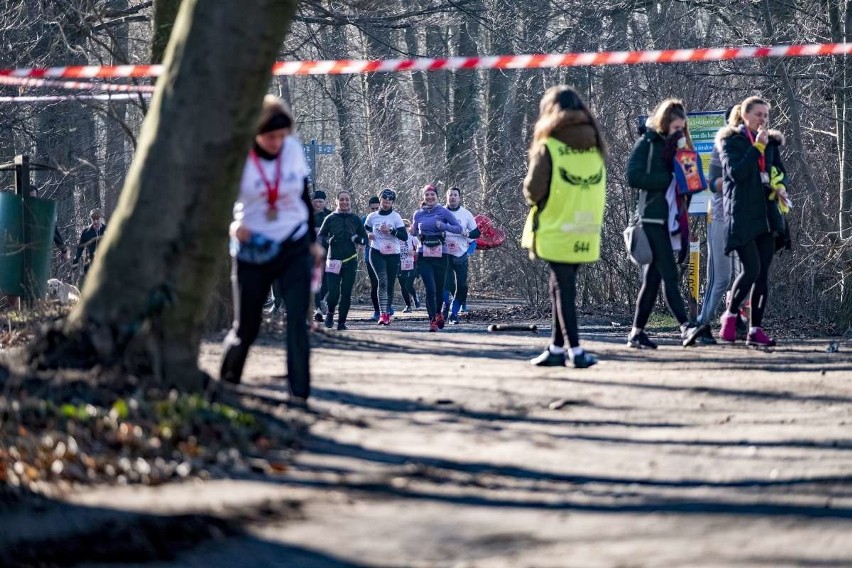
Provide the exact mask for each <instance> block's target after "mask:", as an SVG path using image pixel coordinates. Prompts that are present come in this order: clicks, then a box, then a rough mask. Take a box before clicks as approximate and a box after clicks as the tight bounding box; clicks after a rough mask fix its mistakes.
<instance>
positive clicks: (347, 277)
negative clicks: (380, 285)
mask: <svg viewBox="0 0 852 568" xmlns="http://www.w3.org/2000/svg"><path fill="white" fill-rule="evenodd" d="M357 272H358V259H357V258H353V259H352V260H350V261H348V262H344V263H343V265H342V266H341V267H340V274H332V273H331V272H326V273H325V277H326V278H328V300H327V301H328V313H329V314H334V310H335V308H337V303H338V302H340V315H339V316H338V317H337V323H338V324H341V323H346V316H348V315H349V306H351V305H352V287H353V286H354V285H355V275H356V274H357Z"/></svg>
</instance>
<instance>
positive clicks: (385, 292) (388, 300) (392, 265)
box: [370, 249, 399, 314]
mask: <svg viewBox="0 0 852 568" xmlns="http://www.w3.org/2000/svg"><path fill="white" fill-rule="evenodd" d="M370 263H371V264H372V265H373V271H374V272H375V273H376V279H377V280H378V283H379V311H380V312H381V313H383V314H389V313H390V309H391V304H393V289H394V287H395V286H396V275H397V274H399V255H398V254H382V253H380V252H379V251H377V250H375V249H374V250H371V251H370Z"/></svg>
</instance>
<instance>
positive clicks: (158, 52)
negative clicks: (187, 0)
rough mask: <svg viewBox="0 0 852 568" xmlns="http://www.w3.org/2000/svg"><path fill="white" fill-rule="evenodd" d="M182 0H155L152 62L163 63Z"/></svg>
mask: <svg viewBox="0 0 852 568" xmlns="http://www.w3.org/2000/svg"><path fill="white" fill-rule="evenodd" d="M181 2H182V0H154V24H153V28H152V32H153V37H152V38H151V63H162V62H163V58H164V57H165V55H166V47H167V46H168V45H169V38H170V37H171V35H172V27H173V26H174V24H175V19H176V18H177V15H178V11H179V10H180V5H181Z"/></svg>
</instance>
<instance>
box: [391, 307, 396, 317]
mask: <svg viewBox="0 0 852 568" xmlns="http://www.w3.org/2000/svg"><path fill="white" fill-rule="evenodd" d="M395 313H396V310H395V309H393V306H391V309H390V315H394V314H395Z"/></svg>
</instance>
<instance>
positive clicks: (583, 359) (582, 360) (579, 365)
mask: <svg viewBox="0 0 852 568" xmlns="http://www.w3.org/2000/svg"><path fill="white" fill-rule="evenodd" d="M571 362H573V363H574V368H576V369H588V368H589V367H591V366H592V365H594V364H596V363H597V362H598V358H597V357H595V356H594V355H592V354H591V353H586V352H585V351H583V352H582V353H580V354H579V355H574V357H572V358H571Z"/></svg>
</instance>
